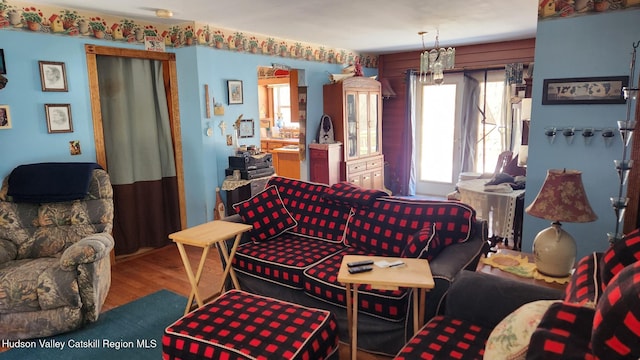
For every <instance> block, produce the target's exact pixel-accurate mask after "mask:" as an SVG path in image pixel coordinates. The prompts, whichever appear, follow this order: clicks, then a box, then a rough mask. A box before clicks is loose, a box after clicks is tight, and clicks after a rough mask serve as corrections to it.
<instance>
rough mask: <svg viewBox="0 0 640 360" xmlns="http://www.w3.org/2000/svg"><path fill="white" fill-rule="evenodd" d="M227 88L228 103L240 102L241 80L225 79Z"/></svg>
mask: <svg viewBox="0 0 640 360" xmlns="http://www.w3.org/2000/svg"><path fill="white" fill-rule="evenodd" d="M227 90H228V91H229V105H233V104H242V81H241V80H227Z"/></svg>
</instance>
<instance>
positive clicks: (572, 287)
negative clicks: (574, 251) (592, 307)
mask: <svg viewBox="0 0 640 360" xmlns="http://www.w3.org/2000/svg"><path fill="white" fill-rule="evenodd" d="M601 257H602V253H597V252H594V253H592V254H589V255H587V256H585V257H583V258H582V259H580V261H578V264H577V265H576V267H575V271H574V273H573V275H572V276H571V279H570V281H569V284H567V287H566V288H565V297H564V301H566V302H572V303H578V304H585V303H587V302H590V303H592V304H595V303H597V302H598V299H599V298H600V294H602V292H603V291H604V286H603V285H602V281H601V278H600V259H601Z"/></svg>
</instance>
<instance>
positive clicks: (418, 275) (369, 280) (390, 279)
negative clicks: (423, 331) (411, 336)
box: [338, 255, 435, 360]
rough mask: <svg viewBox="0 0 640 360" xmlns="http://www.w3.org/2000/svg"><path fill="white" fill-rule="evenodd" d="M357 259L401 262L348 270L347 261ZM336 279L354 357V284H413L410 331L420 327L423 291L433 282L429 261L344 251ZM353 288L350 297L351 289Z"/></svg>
mask: <svg viewBox="0 0 640 360" xmlns="http://www.w3.org/2000/svg"><path fill="white" fill-rule="evenodd" d="M361 260H373V261H374V262H376V261H381V260H386V261H388V262H393V261H396V260H402V261H403V262H404V263H405V265H404V266H397V267H391V268H379V267H377V266H376V265H375V264H374V265H371V266H372V267H373V270H371V271H368V272H363V273H359V274H350V273H349V271H348V268H349V267H348V266H347V263H350V262H353V261H361ZM338 281H339V282H341V283H343V284H344V285H345V288H346V290H347V298H346V300H347V303H346V305H347V322H348V324H349V325H348V326H349V335H350V337H351V345H350V346H351V359H353V360H355V359H356V353H357V351H358V286H359V285H371V287H372V288H374V289H379V290H397V289H398V288H400V287H407V288H413V331H414V332H418V330H419V329H420V328H421V327H422V325H423V321H424V312H425V308H424V305H425V298H426V292H427V290H429V289H433V287H434V286H435V283H434V280H433V276H432V275H431V268H430V267H429V262H428V261H427V260H422V259H406V258H394V257H382V256H361V255H345V256H344V257H343V258H342V264H341V265H340V271H339V272H338ZM352 290H353V301H352V299H351V297H352V295H351V291H352Z"/></svg>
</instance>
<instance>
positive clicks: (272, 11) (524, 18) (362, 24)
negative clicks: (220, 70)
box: [29, 0, 538, 54]
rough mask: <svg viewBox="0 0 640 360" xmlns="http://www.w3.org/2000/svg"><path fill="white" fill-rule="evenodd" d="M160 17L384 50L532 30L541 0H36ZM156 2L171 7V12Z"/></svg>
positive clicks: (519, 35)
mask: <svg viewBox="0 0 640 360" xmlns="http://www.w3.org/2000/svg"><path fill="white" fill-rule="evenodd" d="M29 3H32V4H41V5H47V6H51V7H60V8H70V9H77V10H79V11H86V12H90V13H91V12H95V13H102V14H105V15H114V16H122V17H131V18H134V19H139V20H144V21H152V22H156V23H170V24H174V23H181V22H185V21H196V22H201V23H207V24H211V25H212V26H214V27H219V28H225V29H229V30H238V31H243V32H248V33H253V34H257V35H258V34H259V35H269V36H272V37H275V38H279V39H283V40H295V41H300V42H306V43H310V44H317V45H324V46H328V47H333V48H339V49H346V50H353V51H356V52H363V53H373V54H382V53H390V52H401V51H409V50H419V49H422V39H421V36H420V35H418V32H419V31H427V34H426V35H424V42H425V47H426V48H431V47H433V45H434V43H435V38H436V34H437V32H438V31H439V33H440V36H439V40H440V45H441V46H461V45H468V44H477V43H486V42H495V41H505V40H518V39H526V38H532V37H535V33H536V25H537V8H538V1H537V0H517V1H504V0H440V1H436V0H395V1H394V0H346V1H345V0H299V1H292V0H182V1H174V0H136V1H132V0H100V1H95V0H35V1H32V2H29ZM156 9H168V10H171V11H172V12H173V15H174V16H173V18H172V19H170V20H161V19H159V18H156V17H155V10H156Z"/></svg>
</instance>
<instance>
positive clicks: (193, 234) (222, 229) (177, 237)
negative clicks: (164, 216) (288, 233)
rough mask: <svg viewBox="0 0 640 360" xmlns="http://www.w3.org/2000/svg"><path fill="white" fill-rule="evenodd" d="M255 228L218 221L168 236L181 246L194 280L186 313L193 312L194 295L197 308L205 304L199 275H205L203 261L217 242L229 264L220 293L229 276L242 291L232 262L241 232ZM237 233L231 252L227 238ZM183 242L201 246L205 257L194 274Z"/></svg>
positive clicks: (184, 261)
mask: <svg viewBox="0 0 640 360" xmlns="http://www.w3.org/2000/svg"><path fill="white" fill-rule="evenodd" d="M252 228H253V226H251V225H246V224H242V223H234V222H228V221H222V220H215V221H211V222H208V223H204V224H201V225H198V226H194V227H192V228H188V229H185V230H182V231H178V232H175V233H173V234H170V235H169V239H171V240H173V242H175V243H176V245H177V246H178V251H180V257H182V263H183V264H184V269H185V270H186V272H187V277H188V278H189V282H190V283H191V293H190V294H189V300H188V301H187V307H186V309H185V310H184V314H185V315H186V314H187V313H189V311H191V308H192V306H193V299H194V298H195V300H196V303H197V304H198V307H201V306H202V305H204V301H203V299H202V297H201V296H200V292H199V290H198V283H199V282H200V276H201V275H202V269H203V268H204V263H205V260H206V259H207V255H208V254H209V249H210V248H211V246H212V245H214V244H215V245H216V246H218V247H219V249H220V252H221V253H222V256H223V257H224V261H225V264H226V266H225V268H224V272H223V274H222V287H221V289H220V291H219V292H218V293H217V294H218V295H219V294H221V293H222V291H223V289H224V283H225V282H226V281H227V276H230V277H231V280H232V281H233V286H234V287H235V288H236V289H238V290H240V284H239V283H238V279H237V278H236V274H235V272H234V271H233V268H232V267H231V263H232V261H233V257H234V256H235V254H236V249H237V248H238V244H240V239H241V238H242V234H243V233H244V232H246V231H249V230H251V229H252ZM234 236H235V239H234V241H233V246H232V247H231V251H227V244H226V242H225V240H228V239H230V238H232V237H234ZM184 245H190V246H196V247H200V248H202V256H201V257H200V263H199V264H198V269H197V270H196V273H195V275H194V274H193V270H192V268H191V262H190V261H189V257H188V256H187V253H186V251H185V249H184ZM227 254H228V255H227Z"/></svg>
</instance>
